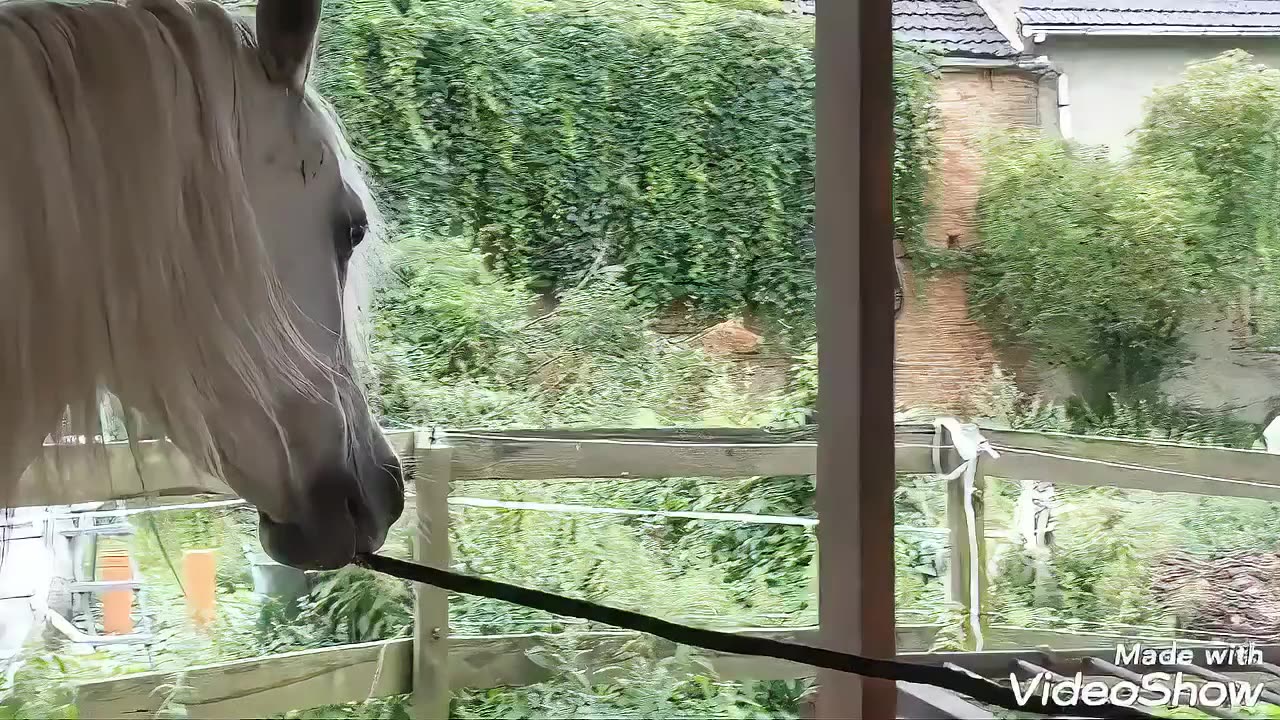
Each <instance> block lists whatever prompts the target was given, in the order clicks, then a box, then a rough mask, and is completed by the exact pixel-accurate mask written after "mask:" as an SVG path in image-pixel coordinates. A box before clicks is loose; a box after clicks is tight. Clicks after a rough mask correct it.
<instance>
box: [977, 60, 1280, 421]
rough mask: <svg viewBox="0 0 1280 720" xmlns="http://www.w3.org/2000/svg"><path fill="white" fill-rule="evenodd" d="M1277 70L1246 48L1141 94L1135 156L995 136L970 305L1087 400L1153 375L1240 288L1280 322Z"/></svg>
mask: <svg viewBox="0 0 1280 720" xmlns="http://www.w3.org/2000/svg"><path fill="white" fill-rule="evenodd" d="M1278 129H1280V71H1276V70H1271V69H1267V68H1265V67H1263V66H1261V65H1258V64H1255V63H1253V62H1252V58H1251V57H1250V56H1249V55H1248V54H1247V53H1244V52H1242V51H1231V52H1227V53H1224V54H1223V55H1221V56H1219V57H1217V58H1215V59H1214V60H1211V61H1208V62H1204V63H1198V64H1194V65H1192V66H1190V67H1189V68H1188V70H1187V71H1186V73H1185V74H1184V76H1183V78H1182V80H1181V82H1179V83H1177V84H1174V85H1172V86H1169V87H1166V88H1162V89H1160V90H1158V91H1156V92H1155V93H1154V94H1153V95H1152V97H1151V98H1150V100H1149V102H1148V104H1147V109H1146V115H1145V118H1144V120H1143V123H1142V125H1141V127H1140V129H1139V131H1138V140H1137V143H1136V147H1135V148H1134V152H1133V153H1132V155H1131V156H1129V157H1127V158H1125V159H1122V160H1114V159H1111V158H1110V157H1109V156H1108V154H1107V152H1106V151H1105V150H1099V149H1090V148H1084V147H1079V146H1074V145H1070V144H1065V143H1062V142H1059V141H1054V140H1047V139H1035V138H1029V137H1026V136H1017V137H1012V138H1005V139H1002V140H1000V141H997V142H996V143H994V144H993V148H992V151H991V155H990V158H989V163H988V167H987V174H986V179H985V181H984V186H983V188H982V196H981V202H980V205H979V225H980V232H981V235H982V239H983V245H982V247H981V249H980V251H979V252H978V253H977V254H976V257H975V258H974V273H973V282H972V285H971V293H972V300H973V305H974V307H975V310H976V311H977V314H978V315H979V317H980V319H981V320H982V321H983V322H984V324H985V325H986V326H987V327H988V328H990V329H991V330H992V332H993V333H994V334H995V335H996V336H997V337H998V338H1000V339H1001V340H1003V341H1004V342H1006V343H1009V344H1017V345H1022V346H1025V347H1028V348H1032V349H1033V350H1034V352H1035V354H1036V355H1037V356H1038V357H1039V358H1041V359H1042V360H1044V361H1046V362H1056V363H1062V364H1065V365H1067V366H1069V367H1071V368H1072V369H1073V370H1075V371H1077V372H1078V373H1079V374H1080V376H1081V378H1082V380H1083V381H1084V383H1085V384H1086V385H1087V386H1088V387H1089V388H1090V390H1091V395H1090V396H1088V397H1086V400H1087V401H1088V402H1090V403H1091V404H1094V405H1105V404H1106V403H1107V402H1108V400H1107V396H1108V394H1110V393H1114V392H1117V391H1121V390H1123V389H1126V388H1133V387H1135V386H1139V385H1143V384H1146V383H1151V382H1153V381H1156V380H1159V379H1161V378H1162V377H1164V376H1165V375H1167V373H1168V372H1169V371H1170V370H1172V369H1174V368H1176V367H1177V365H1178V363H1179V361H1180V360H1181V359H1182V358H1183V356H1184V351H1183V348H1182V338H1183V336H1184V334H1185V332H1186V331H1187V329H1188V326H1189V322H1190V321H1193V320H1199V319H1202V318H1203V317H1204V315H1205V314H1206V313H1210V312H1221V311H1222V309H1224V308H1225V307H1228V306H1232V305H1235V304H1237V303H1238V302H1240V299H1241V297H1242V296H1248V297H1249V301H1248V302H1249V304H1250V306H1251V307H1250V312H1251V315H1252V317H1253V321H1254V322H1255V324H1256V326H1257V327H1256V330H1257V332H1258V336H1259V337H1258V340H1259V341H1260V342H1264V343H1265V342H1271V341H1272V340H1273V339H1274V338H1275V337H1277V335H1276V328H1277V327H1280V313H1277V312H1276V311H1277V310H1280V306H1277V304H1276V302H1277V298H1278V297H1280V293H1278V292H1277V289H1278V288H1277V287H1276V283H1277V282H1280V272H1277V271H1280V266H1277V265H1276V258H1277V257H1278V252H1280V214H1278V213H1280V195H1278V193H1280V152H1278V151H1277V137H1280V135H1278V133H1277V131H1278Z"/></svg>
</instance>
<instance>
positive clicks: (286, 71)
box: [0, 0, 404, 568]
mask: <svg viewBox="0 0 1280 720" xmlns="http://www.w3.org/2000/svg"><path fill="white" fill-rule="evenodd" d="M319 18H320V0H260V2H259V3H258V9H257V21H256V25H257V28H256V33H255V32H254V29H253V27H252V23H250V22H248V21H242V20H239V19H237V18H234V17H232V16H231V15H230V14H228V13H227V12H226V11H225V10H223V9H222V8H221V7H220V6H218V5H216V4H214V3H213V2H210V1H209V0H191V1H189V2H183V1H180V0H132V1H131V2H127V3H125V4H123V5H121V4H116V3H113V2H91V3H83V2H74V3H73V2H48V1H41V0H18V1H16V2H0V308H3V311H0V393H2V394H0V398H3V399H2V400H0V402H3V405H2V406H0V407H3V409H4V410H3V412H0V438H3V439H4V440H5V442H2V443H0V473H3V474H0V478H16V476H17V475H18V474H19V473H20V472H21V471H22V469H23V468H25V467H26V466H27V465H28V464H29V463H30V461H31V459H32V458H33V457H34V456H35V455H36V454H37V453H39V452H40V447H39V446H40V443H41V442H42V440H43V438H44V437H45V436H46V435H47V434H48V433H49V432H50V431H51V430H53V429H54V427H55V426H56V424H57V423H58V421H59V419H60V418H61V417H62V416H63V414H64V412H65V411H66V409H67V408H68V407H70V409H71V411H72V413H73V414H74V415H75V416H78V417H80V418H82V419H86V420H84V421H85V422H88V423H89V424H90V425H94V424H96V420H95V419H96V417H97V393H98V388H99V387H102V386H105V387H108V388H110V389H111V390H112V391H113V392H114V393H115V394H116V395H117V396H119V397H120V398H121V400H122V401H123V402H124V403H125V404H126V405H128V406H130V407H132V408H135V409H136V410H138V411H140V412H141V413H142V414H143V415H144V417H146V418H148V419H150V420H154V421H158V422H160V423H161V424H162V425H163V426H164V427H165V429H166V432H167V434H168V435H169V437H170V438H171V439H172V440H173V441H174V443H175V444H177V445H178V447H180V448H181V449H182V450H183V452H184V454H186V455H187V456H188V457H189V458H191V459H192V460H193V461H195V462H196V463H197V464H198V465H199V466H200V467H201V468H202V469H204V470H206V471H208V472H210V473H213V474H216V475H218V476H220V477H222V478H224V479H225V480H226V481H227V483H228V484H230V485H231V487H232V488H234V489H235V490H236V491H237V492H238V493H240V494H241V495H242V496H243V497H245V498H246V499H248V500H249V501H250V502H252V503H254V504H255V505H256V506H257V507H258V509H259V512H260V515H261V527H262V542H263V546H264V547H265V548H266V550H267V552H268V553H269V554H271V555H272V557H274V558H276V559H277V560H279V561H281V562H284V563H287V564H290V565H295V566H298V567H306V568H330V567H337V566H340V565H343V564H345V563H346V562H347V561H349V560H350V559H351V558H352V556H353V555H354V554H355V553H357V552H363V551H370V550H375V549H377V548H378V546H380V545H381V544H382V542H383V540H384V539H385V537H386V532H387V529H388V527H389V526H390V525H391V523H393V522H394V521H395V520H396V519H397V518H398V517H399V515H400V513H401V511H402V509H403V503H404V501H403V490H404V488H403V482H402V478H401V467H400V463H399V461H398V460H397V458H396V456H395V453H394V451H393V450H392V448H391V446H390V444H389V443H388V442H387V440H386V439H385V438H384V437H383V435H382V433H381V431H380V430H379V429H378V427H377V424H376V423H375V421H374V420H373V418H372V416H371V415H370V413H369V410H368V406H367V404H366V402H365V397H364V395H363V393H362V391H361V389H360V385H359V382H358V380H357V378H356V377H355V369H354V367H353V364H354V360H353V352H352V343H353V340H354V338H353V332H352V330H353V327H354V326H353V323H352V322H351V317H352V316H353V315H354V313H353V312H352V310H353V309H354V308H353V306H355V305H358V303H357V302H355V298H354V295H355V292H354V289H353V288H352V287H348V285H352V284H354V283H356V281H358V280H359V275H360V273H359V272H358V271H357V270H356V269H355V266H354V263H355V262H357V259H358V257H359V254H354V251H355V249H356V246H357V245H359V244H360V243H361V240H362V239H363V238H364V236H365V234H366V233H367V232H368V231H369V224H370V214H372V213H373V206H372V205H371V204H370V203H369V202H368V201H367V193H366V191H365V186H364V185H363V183H362V182H361V180H360V177H359V173H358V172H356V169H355V167H354V164H353V162H352V161H351V156H350V154H349V152H348V150H347V148H346V145H345V143H344V141H343V138H342V135H341V133H340V131H339V130H338V126H337V124H336V122H335V121H334V118H333V115H332V113H331V112H330V111H329V110H328V108H327V107H326V106H325V105H324V104H323V103H322V102H321V101H320V100H319V99H318V97H317V96H315V95H314V94H313V93H312V92H310V91H309V90H308V89H307V85H306V81H307V75H308V72H309V68H310V60H311V56H312V54H313V51H314V43H315V35H316V30H317V25H318V22H319ZM353 254H354V255H355V257H353ZM348 278H350V279H351V282H350V283H349V282H348ZM0 490H3V486H0ZM2 501H3V498H2V497H0V502H2Z"/></svg>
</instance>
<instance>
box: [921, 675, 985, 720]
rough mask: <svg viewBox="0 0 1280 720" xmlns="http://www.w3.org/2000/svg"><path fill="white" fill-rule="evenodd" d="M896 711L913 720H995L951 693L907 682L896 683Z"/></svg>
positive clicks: (981, 709) (979, 708) (982, 710)
mask: <svg viewBox="0 0 1280 720" xmlns="http://www.w3.org/2000/svg"><path fill="white" fill-rule="evenodd" d="M898 711H899V712H900V713H901V717H904V718H912V719H913V720H953V719H954V720H995V715H992V714H991V713H990V712H987V711H986V710H984V709H983V708H981V707H978V706H977V705H974V704H973V703H971V702H969V701H968V700H966V699H964V698H962V697H960V696H959V695H956V694H955V693H953V692H950V691H947V690H942V689H940V688H936V687H933V686H931V685H919V684H917V683H909V682H900V683H898Z"/></svg>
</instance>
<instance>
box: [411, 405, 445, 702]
mask: <svg viewBox="0 0 1280 720" xmlns="http://www.w3.org/2000/svg"><path fill="white" fill-rule="evenodd" d="M414 461H415V467H414V476H413V483H414V488H415V490H416V492H417V495H416V503H417V514H418V536H417V542H416V543H415V547H414V559H415V560H417V561H418V562H420V563H423V564H425V565H430V566H432V567H437V568H448V567H449V487H450V484H451V482H452V480H453V448H452V447H450V446H449V443H448V441H447V440H446V439H445V437H444V433H443V432H441V431H439V430H420V431H418V432H417V433H415V434H414ZM450 698H451V693H450V688H449V593H448V592H447V591H444V590H441V589H439V588H433V587H431V586H429V585H423V584H421V583H419V584H418V585H417V586H416V587H415V589H414V621H413V701H412V706H413V708H412V710H413V712H412V714H413V717H414V720H448V717H449V700H450Z"/></svg>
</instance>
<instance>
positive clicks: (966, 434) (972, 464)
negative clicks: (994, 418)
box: [933, 417, 1000, 650]
mask: <svg viewBox="0 0 1280 720" xmlns="http://www.w3.org/2000/svg"><path fill="white" fill-rule="evenodd" d="M944 429H945V430H946V431H947V434H948V435H949V436H950V437H951V445H952V447H954V448H955V450H956V454H958V455H959V456H960V459H961V460H962V462H961V463H960V465H959V467H956V468H955V469H953V470H952V471H951V472H949V473H944V472H943V469H942V431H943V430H944ZM933 430H934V432H933V470H934V472H935V473H937V474H938V475H939V476H940V477H941V479H942V480H945V481H948V482H949V481H951V480H955V479H956V478H957V477H960V476H962V475H963V476H964V480H963V482H964V486H963V495H964V519H965V531H966V534H967V535H968V540H969V607H968V608H967V609H968V611H969V626H970V628H971V630H972V631H973V637H974V640H975V642H976V647H975V649H976V650H981V649H982V644H983V639H982V623H981V608H980V607H979V605H978V598H979V597H980V595H979V591H980V587H979V586H980V583H979V577H980V571H981V568H979V567H978V521H977V513H976V512H974V508H973V493H974V489H975V486H976V480H977V475H978V458H979V457H980V456H981V455H983V454H985V455H987V456H989V457H992V458H998V457H1000V454H999V453H997V452H996V450H995V448H993V447H991V443H989V442H987V439H986V438H984V437H982V433H981V432H980V431H979V430H978V426H977V425H973V424H971V423H962V422H960V421H959V420H957V419H955V418H952V417H940V418H935V419H934V421H933ZM952 558H953V559H952V562H954V553H953V554H952Z"/></svg>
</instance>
